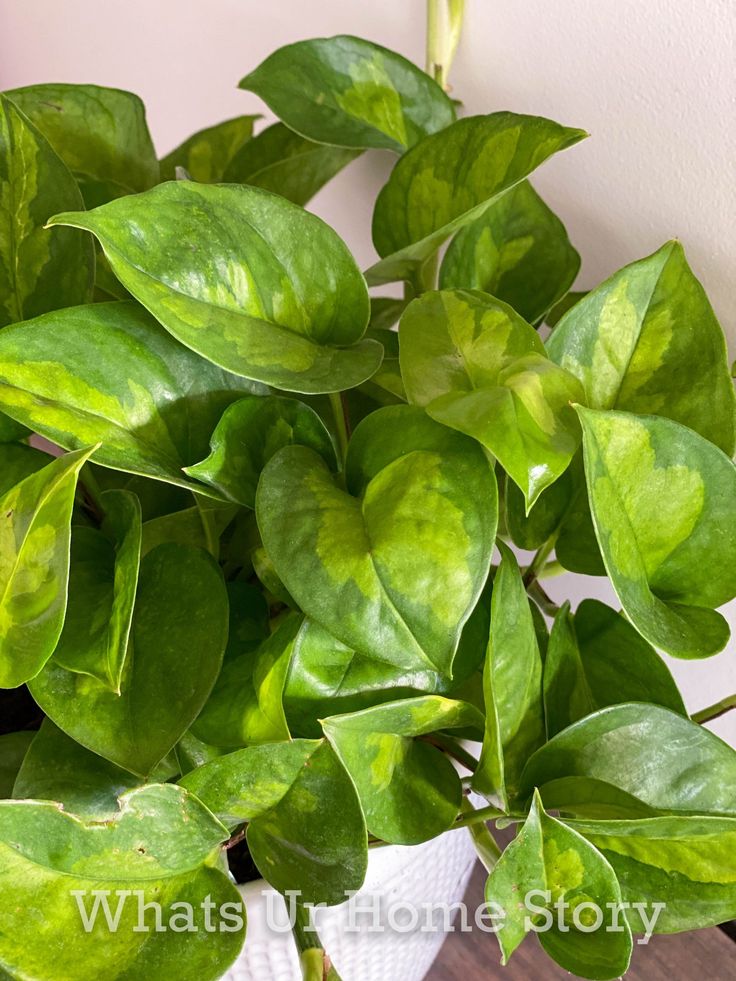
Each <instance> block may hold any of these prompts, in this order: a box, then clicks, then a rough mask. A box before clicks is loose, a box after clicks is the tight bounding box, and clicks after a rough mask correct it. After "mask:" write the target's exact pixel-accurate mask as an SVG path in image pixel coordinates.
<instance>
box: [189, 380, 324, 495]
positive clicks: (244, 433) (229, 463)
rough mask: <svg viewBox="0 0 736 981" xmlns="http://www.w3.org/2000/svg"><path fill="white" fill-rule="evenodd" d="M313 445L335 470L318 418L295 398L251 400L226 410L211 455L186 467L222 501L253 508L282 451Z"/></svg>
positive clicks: (272, 397) (213, 442)
mask: <svg viewBox="0 0 736 981" xmlns="http://www.w3.org/2000/svg"><path fill="white" fill-rule="evenodd" d="M291 444H297V445H299V446H309V447H311V448H312V449H313V450H315V451H316V452H317V453H319V454H320V456H321V457H322V458H323V459H324V461H325V463H327V464H328V466H329V467H330V468H331V469H332V470H336V469H337V461H336V459H335V448H334V446H333V443H332V440H331V439H330V434H329V433H328V432H327V429H326V428H325V424H324V423H323V422H322V420H321V419H320V417H319V416H318V415H317V413H316V412H315V411H314V409H311V408H310V407H309V406H308V405H305V404H304V403H303V402H299V401H298V400H297V399H288V398H282V397H281V396H279V395H267V396H266V397H265V398H258V397H257V396H249V397H247V398H244V399H241V400H240V401H239V402H235V403H233V405H231V406H228V408H227V409H226V410H225V413H224V415H223V417H222V419H221V420H220V421H219V422H218V424H217V427H216V429H215V431H214V433H213V434H212V438H211V440H210V449H211V452H210V455H209V456H208V457H207V459H206V460H203V461H202V462H201V463H196V464H194V465H193V466H191V467H185V468H184V470H185V473H188V474H189V476H190V477H194V478H195V480H201V481H202V482H203V483H206V484H210V485H211V486H212V487H214V488H215V490H217V491H218V492H219V493H220V494H222V495H223V497H226V498H227V499H228V500H230V501H235V502H236V503H237V504H242V505H243V506H244V507H249V508H254V507H255V502H256V487H257V486H258V479H259V477H260V476H261V471H262V470H263V468H264V467H265V465H266V464H267V463H268V461H269V460H270V459H271V457H272V456H273V455H274V453H276V452H277V451H278V450H280V449H281V447H282V446H289V445H291Z"/></svg>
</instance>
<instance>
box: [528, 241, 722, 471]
mask: <svg viewBox="0 0 736 981" xmlns="http://www.w3.org/2000/svg"><path fill="white" fill-rule="evenodd" d="M547 349H548V350H549V354H550V357H551V358H553V359H554V360H555V361H557V363H558V364H561V365H563V367H565V368H567V369H568V371H571V372H572V373H573V374H574V375H576V376H577V377H578V378H579V379H580V381H581V382H582V384H583V386H584V388H585V404H586V405H589V406H590V407H591V408H592V409H621V410H625V411H628V412H635V413H637V414H639V415H642V414H652V415H662V416H666V417H667V418H669V419H674V420H675V421H676V422H680V423H682V424H683V425H685V426H688V427H689V428H690V429H694V430H695V431H696V432H697V433H700V435H701V436H704V437H705V438H706V439H709V440H710V441H711V442H713V443H715V444H716V445H717V446H720V448H721V449H722V450H724V452H726V453H727V454H728V455H729V456H730V455H731V454H732V453H733V452H734V448H736V397H734V388H733V382H732V380H731V378H730V377H729V370H728V356H727V352H726V343H725V338H724V336H723V332H722V330H721V328H720V325H719V323H718V321H717V320H716V317H715V314H714V313H713V309H712V307H711V305H710V303H709V302H708V298H707V296H706V295H705V291H704V290H703V287H702V286H701V285H700V283H699V282H698V280H697V279H696V278H695V276H694V275H693V272H692V270H691V269H690V267H689V265H688V264H687V260H686V259H685V253H684V252H683V249H682V246H681V245H680V243H679V242H668V243H667V244H666V245H663V246H662V248H661V249H659V251H658V252H655V253H654V255H651V256H648V257H647V258H646V259H640V260H639V261H638V262H634V263H632V264H631V265H630V266H625V267H624V268H623V269H621V270H619V272H617V273H615V274H614V275H613V276H612V277H611V278H610V279H608V280H606V282H605V283H603V284H602V285H601V286H599V287H598V288H597V289H595V290H593V291H592V292H591V293H589V294H588V295H587V296H586V297H585V298H584V299H582V300H580V302H578V303H576V304H575V306H574V307H573V308H572V309H571V310H570V311H569V312H568V313H567V314H566V315H565V316H564V318H563V319H562V320H560V322H559V323H558V324H557V326H556V327H555V329H554V331H553V333H552V336H551V337H550V339H549V341H548V342H547Z"/></svg>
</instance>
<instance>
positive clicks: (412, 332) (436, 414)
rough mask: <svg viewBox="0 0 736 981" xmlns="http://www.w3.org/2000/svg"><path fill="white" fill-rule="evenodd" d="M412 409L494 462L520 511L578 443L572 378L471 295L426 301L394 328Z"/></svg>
mask: <svg viewBox="0 0 736 981" xmlns="http://www.w3.org/2000/svg"><path fill="white" fill-rule="evenodd" d="M399 344H400V362H401V375H402V378H403V379H404V384H405V386H406V393H407V396H408V398H409V401H410V402H413V403H414V404H416V405H422V406H424V407H425V408H426V410H427V412H428V414H429V415H430V416H432V418H433V419H436V420H437V421H438V422H442V423H444V425H446V426H450V427H451V428H452V429H457V430H459V431H460V432H463V433H466V434H467V435H468V436H472V437H473V438H474V439H477V440H478V441H479V442H480V443H482V444H483V445H484V446H485V447H486V448H487V449H488V450H490V452H491V453H492V454H493V455H494V456H496V457H497V458H498V460H499V462H500V463H501V465H502V466H503V467H504V468H505V469H506V471H507V472H508V474H509V476H510V477H511V478H512V479H513V480H514V481H515V482H516V483H517V484H518V486H519V487H520V488H521V490H522V491H523V492H524V495H525V498H526V501H527V506H528V507H531V505H532V504H533V502H534V501H535V500H536V498H537V497H538V496H539V494H540V493H541V492H542V491H543V490H544V488H545V487H546V486H547V485H548V484H551V483H552V482H553V481H554V480H556V479H557V478H558V477H559V476H560V474H561V473H562V472H563V471H564V470H565V468H566V467H567V466H568V465H569V463H570V460H571V459H572V455H573V453H574V452H575V450H576V448H577V446H578V445H579V441H580V437H579V425H578V422H577V420H576V418H575V413H574V412H573V410H572V408H571V407H570V403H571V402H575V401H577V400H579V399H580V398H581V397H582V388H581V386H580V384H579V382H578V381H577V379H576V378H574V376H573V375H570V374H568V372H566V371H564V369H561V368H559V367H558V366H557V365H555V364H553V362H551V361H549V360H548V359H547V358H546V357H545V354H544V346H543V344H542V342H541V341H540V339H539V337H538V335H537V332H536V331H535V330H534V328H533V327H530V326H529V324H527V323H526V321H524V320H522V319H521V317H519V315H518V314H517V313H516V312H515V311H514V310H512V309H511V307H509V306H507V305H506V304H505V303H501V302H500V301H499V300H496V299H494V298H493V297H491V296H488V294H486V293H481V292H479V291H477V290H446V291H444V290H443V291H438V292H432V293H425V294H424V296H422V297H420V298H419V299H417V300H414V301H413V302H412V303H410V304H409V306H408V307H407V308H406V310H405V311H404V314H403V315H402V317H401V323H400V325H399Z"/></svg>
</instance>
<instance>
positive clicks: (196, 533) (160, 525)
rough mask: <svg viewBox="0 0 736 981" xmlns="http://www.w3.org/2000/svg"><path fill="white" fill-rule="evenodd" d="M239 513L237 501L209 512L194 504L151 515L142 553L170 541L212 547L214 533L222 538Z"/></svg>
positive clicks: (207, 548) (198, 546) (144, 536)
mask: <svg viewBox="0 0 736 981" xmlns="http://www.w3.org/2000/svg"><path fill="white" fill-rule="evenodd" d="M213 503H215V504H217V503H218V502H216V501H215V502H213ZM236 513H237V508H236V507H235V505H234V504H225V505H223V506H221V507H219V508H216V509H213V510H209V511H207V513H206V514H205V513H204V512H203V510H202V508H201V507H199V506H195V507H193V508H185V509H183V510H181V511H175V512H174V513H173V514H163V515H160V516H159V517H158V518H152V519H151V520H150V521H146V523H145V524H144V525H143V539H142V543H141V555H148V553H149V552H151V551H153V549H154V548H156V547H157V546H158V545H164V544H166V543H167V542H176V543H177V544H178V545H196V547H197V548H203V549H205V550H206V551H209V550H210V549H211V546H212V540H211V536H212V535H213V534H214V536H215V540H216V541H219V538H220V536H221V535H222V533H223V532H224V531H225V529H226V528H227V526H228V525H229V524H230V522H231V521H232V520H233V517H234V515H235V514H236Z"/></svg>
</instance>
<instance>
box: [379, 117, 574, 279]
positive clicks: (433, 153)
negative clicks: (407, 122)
mask: <svg viewBox="0 0 736 981" xmlns="http://www.w3.org/2000/svg"><path fill="white" fill-rule="evenodd" d="M585 135H586V134H585V133H584V132H583V131H582V130H579V129H569V128H567V127H565V126H561V125H560V124H559V123H555V122H552V121H551V120H549V119H544V118H542V117H541V116H522V115H517V114H516V113H512V112H497V113H493V114H492V115H490V116H469V117H468V118H466V119H460V120H458V121H457V122H456V123H453V124H452V126H449V127H448V128H447V129H446V130H445V131H444V132H442V133H435V134H434V135H432V136H428V137H426V138H425V139H424V140H422V141H421V142H420V143H419V144H418V145H417V146H415V147H414V148H413V149H412V150H411V151H410V152H409V153H407V154H406V155H405V156H404V157H402V159H401V160H400V161H399V162H398V164H397V165H396V167H394V169H393V171H392V172H391V176H390V178H389V180H388V183H387V184H386V185H385V186H384V188H383V189H382V191H381V193H380V194H379V195H378V199H377V201H376V207H375V210H374V212H373V244H374V245H375V247H376V251H377V252H378V254H379V256H381V261H380V262H377V263H376V264H375V265H374V266H372V267H371V268H370V269H369V270H368V272H367V274H366V275H367V277H368V282H369V283H370V284H371V285H377V284H378V283H387V282H392V281H394V280H397V279H411V278H412V277H414V276H415V275H416V274H417V272H418V271H419V269H420V268H421V266H422V265H423V264H424V262H426V260H427V259H428V258H429V257H430V256H432V255H434V253H435V252H436V251H437V250H438V249H439V247H440V246H441V245H442V243H443V242H445V241H447V239H448V238H449V237H450V236H451V235H453V234H454V233H455V232H456V231H459V230H460V229H461V228H463V227H464V226H465V225H469V224H470V223H471V222H473V221H475V219H476V218H480V216H481V215H482V214H483V212H484V211H485V209H486V208H487V207H488V206H489V205H490V204H492V203H493V202H494V201H495V200H496V199H497V198H499V197H500V196H501V195H502V194H503V193H504V192H505V191H508V190H510V189H511V188H512V187H514V185H516V184H518V183H519V182H520V181H522V180H523V179H524V178H525V177H528V176H529V174H530V173H531V172H532V171H533V170H535V169H536V168H537V167H538V166H539V165H540V164H542V163H544V161H545V160H546V159H547V158H548V157H550V156H552V154H554V153H557V152H558V151H559V150H564V149H566V148H567V147H570V146H573V145H574V144H575V143H578V142H579V141H580V140H582V139H583V138H584V137H585Z"/></svg>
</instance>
